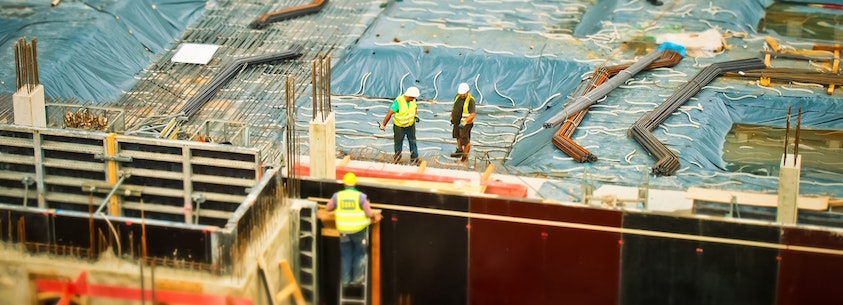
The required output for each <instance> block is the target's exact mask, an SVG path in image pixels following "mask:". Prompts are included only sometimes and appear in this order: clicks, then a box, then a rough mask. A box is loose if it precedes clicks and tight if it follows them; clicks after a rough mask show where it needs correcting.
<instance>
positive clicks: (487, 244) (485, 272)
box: [468, 198, 622, 305]
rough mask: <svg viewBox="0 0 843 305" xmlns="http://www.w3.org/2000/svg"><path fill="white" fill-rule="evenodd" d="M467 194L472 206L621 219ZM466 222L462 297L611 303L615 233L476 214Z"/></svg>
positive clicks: (616, 268) (575, 218)
mask: <svg viewBox="0 0 843 305" xmlns="http://www.w3.org/2000/svg"><path fill="white" fill-rule="evenodd" d="M470 200H471V202H470V211H471V212H473V213H484V214H495V215H504V216H514V217H530V218H537V219H544V220H555V221H571V222H576V223H586V224H595V225H606V226H612V227H619V226H620V225H621V213H620V212H616V211H606V210H596V209H587V208H582V207H579V208H572V207H564V206H558V205H549V204H542V203H525V202H511V201H507V200H501V199H491V198H471V199H470ZM470 223H471V232H470V237H469V260H468V261H469V279H468V282H469V283H468V286H469V287H468V290H469V300H470V301H469V303H470V304H476V305H481V304H482V305H495V304H537V305H541V304H548V305H550V304H598V305H599V304H607V305H609V304H611V305H615V304H618V300H619V296H618V293H619V291H620V290H619V286H618V285H619V282H620V248H621V247H622V245H621V244H619V243H618V240H620V239H621V236H620V234H619V233H609V232H602V231H591V230H580V229H569V228H562V227H555V226H543V225H534V224H524V223H514V222H506V221H493V220H483V219H471V220H470Z"/></svg>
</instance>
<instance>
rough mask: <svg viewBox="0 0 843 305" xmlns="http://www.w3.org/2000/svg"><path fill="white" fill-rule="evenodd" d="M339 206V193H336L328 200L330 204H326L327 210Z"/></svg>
mask: <svg viewBox="0 0 843 305" xmlns="http://www.w3.org/2000/svg"><path fill="white" fill-rule="evenodd" d="M336 208H337V194H336V193H334V196H331V200H328V204H326V205H325V210H326V211H328V212H330V211H333V210H334V209H336Z"/></svg>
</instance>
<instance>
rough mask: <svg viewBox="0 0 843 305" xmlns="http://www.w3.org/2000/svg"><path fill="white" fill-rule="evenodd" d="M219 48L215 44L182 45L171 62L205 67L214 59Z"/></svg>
mask: <svg viewBox="0 0 843 305" xmlns="http://www.w3.org/2000/svg"><path fill="white" fill-rule="evenodd" d="M219 47H220V46H218V45H213V44H200V43H182V44H180V45H179V48H178V49H177V50H176V54H175V55H173V58H172V59H170V61H172V62H181V63H188V64H198V65H205V64H207V63H208V62H210V61H211V59H212V58H214V53H216V52H217V49H219Z"/></svg>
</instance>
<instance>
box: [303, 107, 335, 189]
mask: <svg viewBox="0 0 843 305" xmlns="http://www.w3.org/2000/svg"><path fill="white" fill-rule="evenodd" d="M335 124H336V118H335V116H334V113H333V112H331V113H328V114H327V115H326V116H325V120H324V121H323V120H322V114H321V113H317V114H316V119H314V120H311V121H310V128H309V133H308V140H309V143H310V176H311V177H316V178H329V179H334V180H336V179H337V164H336V162H337V138H336V126H335Z"/></svg>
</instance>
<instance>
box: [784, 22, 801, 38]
mask: <svg viewBox="0 0 843 305" xmlns="http://www.w3.org/2000/svg"><path fill="white" fill-rule="evenodd" d="M785 32H786V34H785V35H787V36H790V37H802V22H801V21H799V20H788V21H787V26H786V28H785Z"/></svg>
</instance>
